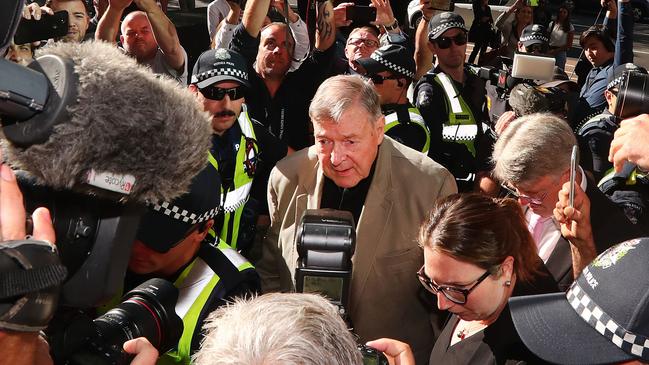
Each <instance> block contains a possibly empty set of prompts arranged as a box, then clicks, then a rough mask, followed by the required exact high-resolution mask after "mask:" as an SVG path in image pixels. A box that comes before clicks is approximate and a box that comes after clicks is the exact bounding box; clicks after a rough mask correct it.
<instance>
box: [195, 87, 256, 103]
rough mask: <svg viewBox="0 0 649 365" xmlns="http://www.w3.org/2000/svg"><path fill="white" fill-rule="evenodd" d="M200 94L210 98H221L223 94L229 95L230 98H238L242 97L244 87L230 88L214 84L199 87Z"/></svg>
mask: <svg viewBox="0 0 649 365" xmlns="http://www.w3.org/2000/svg"><path fill="white" fill-rule="evenodd" d="M200 92H201V94H203V96H204V97H206V98H208V99H211V100H223V98H224V97H225V95H227V96H229V97H230V100H239V99H241V98H243V96H244V92H245V87H244V86H237V87H233V88H230V89H223V88H220V87H216V86H209V87H206V88H204V89H200Z"/></svg>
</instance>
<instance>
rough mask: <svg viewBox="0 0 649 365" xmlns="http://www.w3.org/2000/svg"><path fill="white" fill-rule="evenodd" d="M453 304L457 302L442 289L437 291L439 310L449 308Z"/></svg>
mask: <svg viewBox="0 0 649 365" xmlns="http://www.w3.org/2000/svg"><path fill="white" fill-rule="evenodd" d="M453 304H455V303H453V302H451V301H450V300H449V299H448V298H447V297H446V296H445V295H444V294H442V292H441V291H438V292H437V308H439V310H443V311H444V310H448V309H449V308H451V307H452V306H453Z"/></svg>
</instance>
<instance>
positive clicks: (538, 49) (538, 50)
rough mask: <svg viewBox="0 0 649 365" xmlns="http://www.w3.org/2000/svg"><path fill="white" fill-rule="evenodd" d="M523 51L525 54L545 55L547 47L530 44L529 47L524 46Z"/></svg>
mask: <svg viewBox="0 0 649 365" xmlns="http://www.w3.org/2000/svg"><path fill="white" fill-rule="evenodd" d="M525 50H526V51H527V53H547V52H548V47H547V46H545V45H544V44H538V43H537V44H531V45H529V46H525Z"/></svg>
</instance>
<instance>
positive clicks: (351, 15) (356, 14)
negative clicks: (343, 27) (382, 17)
mask: <svg viewBox="0 0 649 365" xmlns="http://www.w3.org/2000/svg"><path fill="white" fill-rule="evenodd" d="M346 12H347V13H346V18H347V20H351V21H353V22H354V24H355V26H361V25H367V24H371V23H372V22H373V21H374V20H376V8H375V7H373V6H362V5H354V6H348V7H347V8H346Z"/></svg>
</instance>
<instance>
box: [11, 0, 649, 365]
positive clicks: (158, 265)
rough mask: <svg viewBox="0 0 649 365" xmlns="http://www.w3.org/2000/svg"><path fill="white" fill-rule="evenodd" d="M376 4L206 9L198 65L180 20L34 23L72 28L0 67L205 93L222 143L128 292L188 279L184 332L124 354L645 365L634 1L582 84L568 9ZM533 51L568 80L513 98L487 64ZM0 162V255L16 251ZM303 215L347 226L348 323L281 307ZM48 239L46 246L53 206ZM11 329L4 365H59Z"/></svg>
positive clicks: (73, 9) (44, 231) (141, 241)
mask: <svg viewBox="0 0 649 365" xmlns="http://www.w3.org/2000/svg"><path fill="white" fill-rule="evenodd" d="M370 3H371V4H370V5H371V7H372V8H374V10H375V14H376V16H375V19H374V20H373V21H370V22H361V21H359V20H358V19H354V18H351V17H350V16H351V15H350V14H352V12H351V11H349V9H350V8H352V7H355V6H356V5H355V4H354V3H347V2H345V3H332V2H331V1H318V2H315V6H314V8H315V9H307V12H306V13H302V14H300V13H299V11H298V10H297V9H291V8H290V6H288V2H284V1H281V0H247V1H244V2H243V3H242V2H240V1H235V0H232V1H230V0H227V1H226V0H214V1H213V2H211V3H210V4H209V6H208V8H207V19H208V21H207V31H208V33H209V39H210V44H206V45H205V49H204V50H203V52H201V53H200V54H199V55H188V51H187V50H186V49H185V48H184V47H183V45H181V42H180V40H179V37H178V32H177V30H176V27H175V26H174V24H173V23H172V22H171V20H170V18H169V17H168V15H167V2H166V1H164V2H163V3H157V2H156V1H155V0H95V1H94V6H93V4H90V3H89V2H88V1H86V0H47V2H46V3H44V4H37V3H31V4H26V5H25V8H24V11H23V18H24V19H34V20H40V19H42V18H43V17H45V16H47V15H51V14H53V13H54V12H58V11H62V10H65V11H67V12H68V16H69V22H68V24H69V28H68V33H67V34H66V35H65V36H63V37H61V38H54V39H49V40H42V41H41V42H36V43H29V44H18V45H16V44H11V45H10V47H9V48H8V49H7V50H6V56H5V57H6V58H7V59H9V60H11V61H13V62H16V63H19V64H23V65H26V64H28V63H29V62H31V61H32V60H34V59H35V57H36V58H37V57H38V55H39V52H43V51H44V50H45V49H47V47H50V44H51V43H54V44H56V43H58V42H65V43H71V44H74V43H82V42H83V43H92V42H97V43H98V44H99V43H101V46H105V43H107V44H110V45H112V46H114V47H118V48H119V49H120V50H121V53H122V54H120V55H119V56H123V57H131V58H133V59H135V60H136V61H137V63H138V64H140V65H141V66H143V67H146V68H147V69H149V70H150V71H151V72H152V73H154V74H156V75H159V77H161V78H166V79H170V80H173V81H174V83H175V85H174V87H178V88H182V89H184V91H185V92H187V93H188V94H190V95H192V97H193V98H194V99H195V100H196V108H197V109H200V110H201V111H203V112H204V114H203V115H204V119H203V120H197V121H196V123H197V125H198V124H200V123H206V124H209V126H210V127H211V132H212V136H211V147H210V149H209V151H205V155H206V158H205V167H204V168H203V170H202V171H201V172H200V173H199V174H198V175H197V176H195V177H194V178H193V179H192V183H191V186H190V188H189V191H188V192H187V193H185V194H184V195H182V196H180V197H179V198H176V199H174V200H171V201H157V202H149V204H148V206H147V208H146V212H145V213H144V214H143V216H142V219H141V221H140V223H139V228H138V230H137V234H136V237H135V238H134V242H133V247H132V251H131V257H130V259H129V264H128V270H127V271H126V274H125V278H124V285H123V291H124V293H125V292H127V291H128V290H130V289H132V288H134V287H136V286H138V285H140V284H141V283H143V282H145V281H146V280H147V279H149V278H152V277H156V278H163V279H166V280H168V281H170V282H172V283H173V284H174V286H176V287H177V288H178V289H179V298H178V303H177V305H176V313H177V314H178V316H179V317H180V318H181V319H182V321H183V324H184V330H183V332H182V336H181V338H180V340H179V342H178V344H177V346H175V347H174V348H173V349H172V350H171V351H168V352H166V353H163V354H160V353H158V351H156V350H155V349H153V347H152V346H151V345H150V343H149V342H148V341H147V340H146V339H144V338H139V339H135V340H132V341H129V342H127V343H126V344H125V345H124V350H125V351H126V352H128V353H131V354H136V355H137V356H136V357H135V358H134V359H133V361H132V364H137V365H146V364H153V363H155V362H156V361H158V360H159V361H162V362H172V363H184V364H189V363H196V364H201V365H202V364H269V363H273V364H275V363H282V364H361V363H362V359H361V355H360V354H361V353H360V352H359V351H358V349H357V347H356V343H367V344H368V345H369V346H371V347H373V348H375V349H377V350H379V351H381V352H383V353H384V354H385V355H386V356H387V357H388V358H389V360H390V362H391V364H395V363H396V364H402V365H410V364H426V363H430V364H482V363H484V364H494V363H496V364H508V363H530V364H538V363H546V362H551V363H593V364H595V363H597V364H599V363H601V364H604V363H623V362H625V361H638V362H639V363H640V362H642V363H649V349H648V348H649V345H645V343H649V327H647V320H646V319H647V318H649V303H647V302H646V294H647V290H649V283H647V279H646V278H649V275H647V274H648V272H647V266H646V262H647V260H646V259H647V258H648V257H649V243H647V239H643V238H642V237H644V236H647V235H648V234H649V226H648V225H647V224H648V223H649V210H648V209H649V205H648V204H649V180H647V179H646V178H645V174H646V171H647V170H649V115H647V114H642V115H639V116H633V117H632V118H630V119H626V120H622V118H620V117H619V110H620V106H619V105H617V100H618V96H619V95H620V94H622V93H623V92H626V90H623V86H626V85H627V84H626V83H625V80H626V78H628V77H630V75H636V76H640V77H648V78H649V76H644V75H647V71H646V70H645V69H644V68H643V67H641V66H640V65H635V64H633V14H632V7H631V4H630V2H629V1H628V0H619V1H617V2H615V1H603V2H602V5H603V6H604V7H605V8H606V11H607V12H606V18H605V20H604V23H603V24H595V25H593V26H592V27H590V28H588V29H587V30H586V31H584V32H583V33H582V34H580V35H578V37H579V44H580V45H581V47H582V48H583V49H584V54H585V60H586V61H587V62H588V63H589V64H590V68H591V69H590V70H589V71H587V73H585V74H584V75H583V77H582V78H581V79H580V81H579V82H574V81H571V80H570V79H569V78H568V77H567V75H566V73H565V72H564V68H565V65H566V59H567V52H568V51H569V50H570V49H571V47H572V45H573V39H574V37H575V36H576V35H575V28H574V26H573V25H572V24H571V20H570V16H571V15H570V14H571V10H572V9H571V7H570V6H569V5H561V6H559V7H558V8H557V12H556V14H555V15H554V16H552V15H551V12H550V10H549V8H548V7H549V5H548V4H546V3H545V1H543V0H540V1H538V4H535V6H532V4H531V2H524V1H522V0H516V1H515V2H514V4H513V5H512V6H511V7H509V8H508V9H507V10H506V11H505V12H504V13H503V14H502V15H501V16H500V17H498V18H497V19H496V20H495V21H494V20H493V17H492V15H491V8H490V7H489V4H488V1H486V0H479V1H478V0H476V1H475V2H474V4H473V13H474V15H475V18H474V22H473V24H471V26H470V27H468V26H467V25H466V24H465V20H464V19H463V18H462V16H460V15H459V14H457V13H454V12H446V11H439V10H435V9H434V8H433V5H432V3H431V2H430V1H428V0H414V1H413V3H412V4H411V6H409V7H408V8H409V9H408V13H409V14H408V17H407V19H403V20H402V19H397V17H395V14H396V13H398V14H403V13H405V11H393V6H395V5H394V4H396V2H392V4H391V2H390V1H389V0H371V2H370ZM402 5H403V6H405V4H402ZM395 10H396V9H395ZM400 10H401V9H400ZM404 10H405V9H404ZM413 13H416V14H414V15H413ZM409 22H412V23H410V24H408V23H409ZM402 23H403V24H402ZM469 28H470V30H469ZM469 38H471V39H469ZM469 40H471V41H473V42H474V44H475V46H474V49H473V52H471V54H470V55H469V57H468V60H467V43H468V41H469ZM45 43H47V44H45ZM41 47H45V48H44V50H43V51H40V50H39V48H41ZM517 54H528V55H537V56H545V57H553V58H554V59H555V70H554V76H553V77H552V79H547V80H520V84H519V85H516V86H515V87H514V86H513V85H511V87H510V86H507V87H503V86H502V85H496V83H495V82H494V80H493V79H492V78H489V77H485V76H484V72H483V71H484V69H481V68H480V67H479V66H477V65H475V64H474V62H477V63H479V64H480V65H481V66H484V65H487V66H494V67H496V69H506V67H507V65H509V60H508V59H510V58H512V57H515V55H517ZM190 56H194V57H190ZM194 58H196V59H197V60H196V62H195V63H194V64H193V65H192V64H189V62H190V59H194ZM105 86H106V87H110V85H105ZM143 97H146V96H143ZM557 100H558V101H557ZM169 103H170V104H172V105H173V103H174V101H173V100H169ZM574 146H577V147H578V150H579V157H580V158H579V161H578V162H577V164H576V166H575V162H574V161H571V151H572V150H573V147H574ZM183 148H192V146H183ZM4 163H7V164H11V161H4V162H3V165H2V170H1V175H2V179H1V180H0V184H1V185H0V209H1V211H0V213H1V214H0V219H1V223H2V224H0V228H1V236H0V240H3V241H6V240H16V239H23V238H24V237H25V234H26V232H25V225H24V216H25V211H24V208H23V207H22V204H21V203H20V202H21V195H20V191H19V189H18V187H17V185H16V178H15V176H14V172H13V171H12V170H11V168H9V166H8V165H6V164H4ZM159 173H164V171H159ZM308 209H334V210H344V211H348V212H350V213H351V215H352V216H353V218H354V222H355V230H356V232H355V237H356V241H355V242H356V246H355V250H354V256H353V271H352V274H351V279H350V280H351V281H350V286H349V301H348V307H347V308H346V312H347V314H348V318H347V319H348V320H349V322H347V323H345V322H344V321H343V319H342V318H341V317H340V316H338V314H339V313H338V310H337V309H336V308H335V307H334V306H333V305H332V304H330V303H329V302H328V301H327V300H325V299H323V298H322V297H321V296H317V295H312V294H288V293H289V292H294V291H295V290H296V279H295V273H296V268H297V266H298V258H299V257H300V252H298V250H297V247H296V235H298V232H299V231H300V219H301V218H302V216H303V215H304V214H305V212H306V211H307V210H308ZM21 219H22V221H21ZM32 221H33V228H34V231H33V233H32V237H33V238H34V239H38V240H43V241H47V242H50V243H54V235H53V228H52V224H51V218H50V216H49V214H48V212H47V210H45V209H38V210H36V211H35V212H34V216H33V219H32ZM417 279H418V280H417ZM108 309H110V306H107V307H102V308H99V309H97V313H101V312H102V311H106V310H108ZM0 314H2V313H0ZM10 315H11V314H6V316H10ZM5 320H6V318H5V317H3V319H0V329H2V330H3V332H0V344H1V345H0V346H1V348H2V349H3V350H0V352H2V353H6V354H5V355H4V356H3V358H4V359H10V360H7V361H12V362H11V363H14V364H28V363H45V361H51V360H49V359H48V355H47V343H45V342H44V341H43V340H42V338H41V337H39V335H38V333H26V334H24V333H17V332H13V331H10V330H9V329H8V327H6V326H3V323H5V322H4V321H5ZM350 327H351V328H350ZM349 329H351V330H353V334H352V332H350V331H349ZM368 341H369V342H368ZM21 346H22V347H21ZM24 351H27V353H29V354H30V356H23V357H21V356H20V353H22V352H24Z"/></svg>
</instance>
